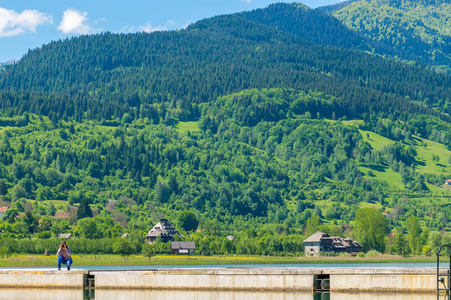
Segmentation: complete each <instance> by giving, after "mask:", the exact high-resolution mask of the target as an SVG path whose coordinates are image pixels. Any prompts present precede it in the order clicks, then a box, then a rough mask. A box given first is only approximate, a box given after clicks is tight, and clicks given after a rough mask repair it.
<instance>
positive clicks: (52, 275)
mask: <svg viewBox="0 0 451 300" xmlns="http://www.w3.org/2000/svg"><path fill="white" fill-rule="evenodd" d="M87 274H88V271H87V270H76V269H72V270H71V271H67V270H62V271H58V270H56V269H55V270H53V269H1V270H0V287H3V288H17V287H20V288H45V289H47V288H49V289H50V288H76V289H80V288H83V279H84V276H85V275H87Z"/></svg>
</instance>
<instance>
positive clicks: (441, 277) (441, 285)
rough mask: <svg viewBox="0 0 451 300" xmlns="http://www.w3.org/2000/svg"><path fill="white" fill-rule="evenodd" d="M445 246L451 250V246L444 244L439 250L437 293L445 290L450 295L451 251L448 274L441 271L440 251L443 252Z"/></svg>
mask: <svg viewBox="0 0 451 300" xmlns="http://www.w3.org/2000/svg"><path fill="white" fill-rule="evenodd" d="M443 248H448V249H449V250H451V246H450V245H443V246H441V247H440V248H439V249H438V251H437V294H440V291H445V292H446V295H450V292H451V287H450V270H451V251H450V254H449V255H450V256H449V258H450V259H449V269H448V272H447V273H446V274H443V273H440V252H442V250H443Z"/></svg>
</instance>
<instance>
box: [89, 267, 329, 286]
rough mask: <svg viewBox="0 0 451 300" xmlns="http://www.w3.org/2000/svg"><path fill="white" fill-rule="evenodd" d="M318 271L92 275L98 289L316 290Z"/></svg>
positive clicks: (148, 272) (209, 270) (193, 271)
mask: <svg viewBox="0 0 451 300" xmlns="http://www.w3.org/2000/svg"><path fill="white" fill-rule="evenodd" d="M320 272H321V270H319V269H286V268H284V269H271V268H269V269H266V268H259V269H196V270H193V269H166V270H158V271H129V272H95V271H93V272H90V274H91V275H94V276H95V286H96V289H157V290H161V289H177V290H221V291H226V290H241V291H313V275H314V274H320Z"/></svg>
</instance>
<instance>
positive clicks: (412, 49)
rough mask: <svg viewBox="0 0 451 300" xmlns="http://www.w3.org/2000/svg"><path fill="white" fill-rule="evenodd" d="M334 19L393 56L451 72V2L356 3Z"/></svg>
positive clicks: (373, 0) (381, 0) (388, 0)
mask: <svg viewBox="0 0 451 300" xmlns="http://www.w3.org/2000/svg"><path fill="white" fill-rule="evenodd" d="M333 16H335V17H336V18H337V19H339V20H340V21H342V22H343V23H344V24H345V25H346V26H348V27H349V28H350V29H352V30H355V31H356V32H358V33H360V34H362V35H364V36H365V37H367V38H369V39H371V40H373V41H377V42H379V43H380V44H382V45H385V46H386V47H392V48H393V50H394V52H393V53H392V55H391V56H394V57H397V58H399V59H402V60H407V61H416V62H419V63H421V64H425V65H429V66H433V67H434V68H436V69H437V70H443V71H447V72H449V71H450V66H451V56H450V45H451V31H450V28H451V4H450V3H449V1H410V0H408V1H400V0H371V1H354V2H352V3H349V4H348V5H346V6H344V7H343V8H341V9H339V10H337V11H335V12H334V13H333ZM376 52H379V53H380V51H376ZM381 54H383V53H381Z"/></svg>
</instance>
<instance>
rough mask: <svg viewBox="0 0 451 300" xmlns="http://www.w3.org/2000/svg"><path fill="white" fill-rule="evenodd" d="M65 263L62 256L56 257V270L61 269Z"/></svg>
mask: <svg viewBox="0 0 451 300" xmlns="http://www.w3.org/2000/svg"><path fill="white" fill-rule="evenodd" d="M65 263H66V261H65V260H64V258H63V256H62V255H60V256H58V270H60V269H61V264H65Z"/></svg>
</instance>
